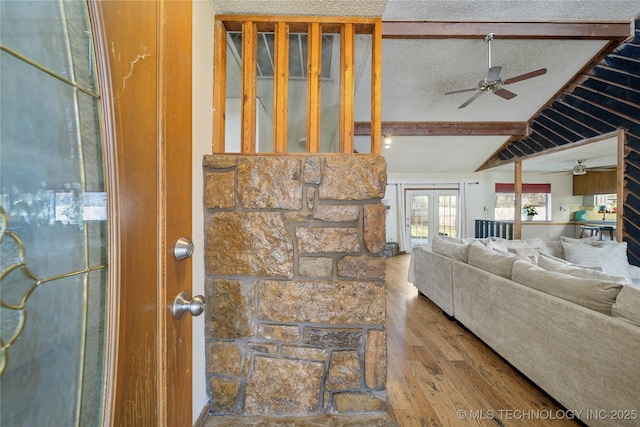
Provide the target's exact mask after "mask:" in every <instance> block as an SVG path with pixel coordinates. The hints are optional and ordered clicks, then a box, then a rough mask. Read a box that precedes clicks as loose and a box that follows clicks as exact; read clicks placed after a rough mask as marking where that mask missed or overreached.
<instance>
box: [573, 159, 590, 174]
mask: <svg viewBox="0 0 640 427" xmlns="http://www.w3.org/2000/svg"><path fill="white" fill-rule="evenodd" d="M586 173H587V167H586V166H585V165H584V160H578V164H577V165H575V166H574V167H573V174H574V175H585V174H586Z"/></svg>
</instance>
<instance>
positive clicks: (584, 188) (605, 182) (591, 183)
mask: <svg viewBox="0 0 640 427" xmlns="http://www.w3.org/2000/svg"><path fill="white" fill-rule="evenodd" d="M616 175H617V173H616V170H615V169H613V170H610V171H589V172H587V173H586V174H584V175H573V195H574V196H582V195H588V194H611V193H616Z"/></svg>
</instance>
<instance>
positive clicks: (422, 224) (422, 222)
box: [407, 192, 432, 248]
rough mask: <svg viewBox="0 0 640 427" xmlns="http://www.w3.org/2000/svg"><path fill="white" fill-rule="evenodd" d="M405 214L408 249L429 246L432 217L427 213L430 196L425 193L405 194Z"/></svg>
mask: <svg viewBox="0 0 640 427" xmlns="http://www.w3.org/2000/svg"><path fill="white" fill-rule="evenodd" d="M407 196H408V197H407V200H408V203H407V212H408V213H409V217H408V223H407V225H408V232H409V239H408V241H409V247H411V248H413V247H415V246H418V245H427V244H429V235H430V233H429V231H430V230H429V224H430V219H431V217H432V215H431V214H430V213H429V199H430V195H429V194H428V193H425V192H410V194H407Z"/></svg>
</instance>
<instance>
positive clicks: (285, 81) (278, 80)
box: [273, 22, 289, 153]
mask: <svg viewBox="0 0 640 427" xmlns="http://www.w3.org/2000/svg"><path fill="white" fill-rule="evenodd" d="M274 67H275V68H274V70H273V75H274V79H273V85H274V87H273V93H274V97H273V150H274V151H275V152H276V153H286V152H287V126H288V118H287V117H288V109H289V25H287V23H285V22H278V23H277V24H276V34H275V64H274Z"/></svg>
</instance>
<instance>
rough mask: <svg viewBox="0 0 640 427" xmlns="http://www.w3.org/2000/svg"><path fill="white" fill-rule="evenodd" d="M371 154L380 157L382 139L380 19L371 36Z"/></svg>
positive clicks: (377, 20)
mask: <svg viewBox="0 0 640 427" xmlns="http://www.w3.org/2000/svg"><path fill="white" fill-rule="evenodd" d="M371 39H372V40H371V153H372V154H375V155H376V156H379V155H380V146H381V141H380V139H381V137H382V123H381V117H382V75H381V74H382V19H380V18H378V19H376V22H375V24H374V27H373V33H372V34H371Z"/></svg>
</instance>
